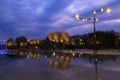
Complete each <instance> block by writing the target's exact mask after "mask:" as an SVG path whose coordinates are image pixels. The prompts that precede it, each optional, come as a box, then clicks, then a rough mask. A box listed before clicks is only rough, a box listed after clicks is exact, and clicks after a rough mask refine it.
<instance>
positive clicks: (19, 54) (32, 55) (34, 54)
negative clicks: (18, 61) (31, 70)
mask: <svg viewBox="0 0 120 80" xmlns="http://www.w3.org/2000/svg"><path fill="white" fill-rule="evenodd" d="M7 56H8V57H12V58H28V59H40V54H39V52H38V51H26V50H20V51H9V52H8V54H7Z"/></svg>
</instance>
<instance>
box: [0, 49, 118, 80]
mask: <svg viewBox="0 0 120 80" xmlns="http://www.w3.org/2000/svg"><path fill="white" fill-rule="evenodd" d="M3 53H5V54H3ZM3 53H2V54H0V80H120V56H119V55H98V54H82V53H80V54H78V53H73V54H71V53H58V52H48V51H24V50H22V51H7V52H4V51H3Z"/></svg>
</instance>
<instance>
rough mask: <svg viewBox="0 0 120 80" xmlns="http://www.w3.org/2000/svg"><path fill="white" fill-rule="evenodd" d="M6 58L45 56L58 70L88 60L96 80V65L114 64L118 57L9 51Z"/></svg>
mask: <svg viewBox="0 0 120 80" xmlns="http://www.w3.org/2000/svg"><path fill="white" fill-rule="evenodd" d="M7 56H9V57H12V58H22V59H23V58H28V59H40V57H41V56H46V57H47V60H49V61H48V66H49V67H50V68H55V69H59V70H67V69H69V68H70V67H71V66H70V62H71V60H75V59H76V58H77V59H82V58H83V59H88V60H89V62H90V63H94V64H95V76H96V80H99V78H98V63H101V64H103V63H104V62H105V61H108V60H111V61H114V62H116V61H117V59H118V58H120V56H118V55H106V54H105V55H100V54H83V53H79V54H78V53H72V54H71V53H60V52H56V53H55V52H53V53H52V52H44V53H43V52H42V53H41V52H39V51H26V50H22V51H9V52H8V54H7Z"/></svg>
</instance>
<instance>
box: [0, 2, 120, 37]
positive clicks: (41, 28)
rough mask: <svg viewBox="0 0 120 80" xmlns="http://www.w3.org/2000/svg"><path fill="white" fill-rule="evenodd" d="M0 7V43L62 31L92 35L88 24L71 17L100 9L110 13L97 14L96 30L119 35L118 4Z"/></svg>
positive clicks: (89, 14) (9, 4) (16, 4)
mask: <svg viewBox="0 0 120 80" xmlns="http://www.w3.org/2000/svg"><path fill="white" fill-rule="evenodd" d="M0 6H1V7H0V39H1V38H3V39H8V38H10V37H13V38H15V37H16V36H20V35H23V36H26V37H27V38H45V37H46V36H47V34H48V33H49V32H53V31H62V30H65V31H67V32H69V34H70V35H73V34H83V33H88V32H92V31H93V25H92V23H91V22H90V21H88V22H82V21H77V20H76V19H75V17H74V16H75V14H76V13H80V14H81V16H83V17H86V16H87V17H92V10H94V9H99V8H100V7H110V8H111V9H112V12H111V13H110V14H106V13H102V14H101V13H100V14H97V17H99V19H100V20H99V22H97V23H96V25H97V29H98V30H112V29H113V30H115V31H118V32H120V28H119V23H120V16H119V13H120V9H119V7H120V1H119V0H95V1H91V0H60V1H58V0H0ZM109 23H112V24H109ZM113 26H114V27H113ZM107 28H108V29H107Z"/></svg>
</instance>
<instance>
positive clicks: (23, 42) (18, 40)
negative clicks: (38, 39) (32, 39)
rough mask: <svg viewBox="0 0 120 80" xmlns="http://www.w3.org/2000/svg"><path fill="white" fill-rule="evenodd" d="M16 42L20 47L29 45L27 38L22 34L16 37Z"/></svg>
mask: <svg viewBox="0 0 120 80" xmlns="http://www.w3.org/2000/svg"><path fill="white" fill-rule="evenodd" d="M15 42H16V44H17V45H18V46H19V47H25V46H26V45H27V38H26V37H24V36H20V37H17V38H16V39H15Z"/></svg>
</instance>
